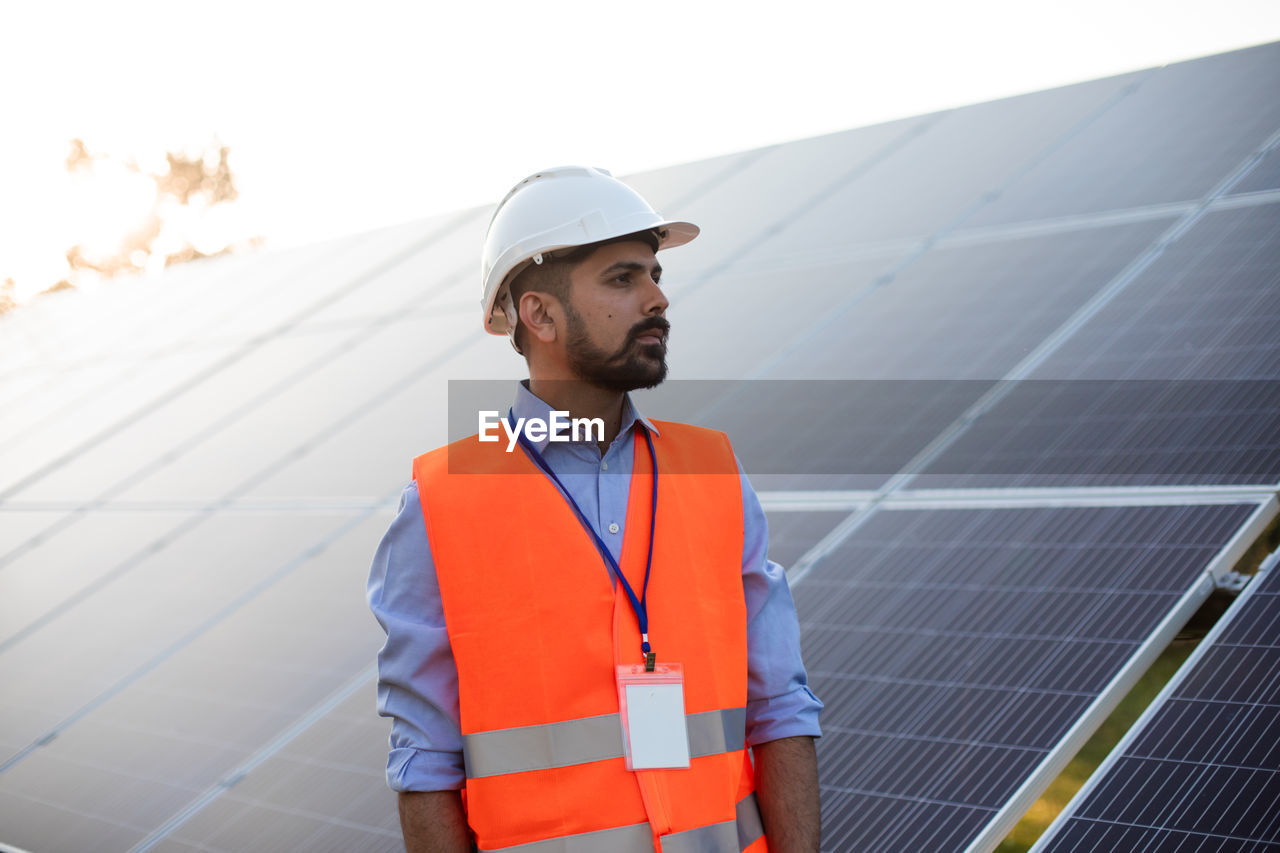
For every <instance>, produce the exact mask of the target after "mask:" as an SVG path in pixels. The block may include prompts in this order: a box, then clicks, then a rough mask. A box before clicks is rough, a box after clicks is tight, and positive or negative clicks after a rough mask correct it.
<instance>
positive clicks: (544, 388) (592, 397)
mask: <svg viewBox="0 0 1280 853" xmlns="http://www.w3.org/2000/svg"><path fill="white" fill-rule="evenodd" d="M529 390H530V391H531V392H532V393H533V395H534V396H535V397H537V398H538V399H540V400H542V401H543V402H545V403H547V404H549V405H550V406H551V408H552V409H555V410H557V411H565V412H568V413H569V417H570V418H599V419H600V420H601V421H603V422H604V440H603V441H601V442H600V453H601V454H603V453H604V452H605V451H606V450H607V449H608V447H609V445H610V444H612V443H613V440H614V439H615V438H616V437H617V435H618V430H620V429H621V428H622V398H623V396H624V395H623V394H622V392H620V391H609V390H607V389H604V388H597V387H596V386H594V385H591V384H590V383H587V382H581V381H570V380H554V379H552V380H541V381H539V380H537V379H530V380H529Z"/></svg>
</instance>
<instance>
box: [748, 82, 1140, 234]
mask: <svg viewBox="0 0 1280 853" xmlns="http://www.w3.org/2000/svg"><path fill="white" fill-rule="evenodd" d="M1141 77H1142V75H1141V74H1122V75H1119V76H1116V77H1108V78H1105V79H1103V80H1094V81H1090V82H1087V83H1080V84H1077V85H1074V86H1064V87H1062V88H1059V89H1051V90H1049V91H1045V92H1036V93H1035V94H1034V95H1023V96H1019V97H1015V98H1006V99H1003V100H999V101H991V102H988V103H984V104H976V105H973V106H968V107H963V108H960V109H955V110H948V111H946V112H943V113H940V114H938V115H937V116H935V117H933V118H935V119H936V120H935V121H933V122H931V123H929V124H928V125H926V126H925V130H924V132H923V133H921V134H919V135H918V136H915V137H913V138H912V139H911V140H910V141H909V142H907V143H906V144H904V145H903V146H901V147H900V148H899V149H897V150H896V151H894V152H893V153H892V154H891V155H890V156H888V157H886V158H885V159H884V160H883V161H881V162H879V163H877V164H876V165H875V166H874V167H873V168H872V169H870V170H868V172H867V173H866V174H865V175H863V176H862V177H860V178H859V179H858V180H857V181H855V182H853V183H851V184H850V185H849V186H848V187H847V188H846V189H845V190H843V191H842V192H840V193H838V194H836V195H833V196H831V197H830V198H827V199H825V200H823V201H822V203H820V204H818V205H817V206H815V207H814V208H813V209H812V210H809V211H807V212H805V213H804V214H802V215H800V216H797V217H794V218H792V219H791V220H789V221H788V222H787V223H786V228H785V231H784V232H783V234H784V236H785V241H786V243H787V249H788V251H789V252H791V253H793V254H796V255H804V254H809V253H816V254H818V255H826V254H830V253H831V252H832V251H833V249H834V250H837V251H839V250H840V249H845V250H846V251H847V247H850V246H856V245H860V244H874V243H882V242H886V241H893V240H902V239H904V238H911V237H916V238H919V237H925V236H928V235H931V234H934V233H935V232H938V231H942V230H945V229H950V228H953V227H955V226H956V225H957V224H959V225H961V226H962V225H963V223H964V221H965V219H966V218H967V217H968V216H969V215H970V214H971V213H972V212H973V211H974V210H976V209H977V208H978V207H980V206H981V205H983V204H984V203H986V201H987V200H988V197H990V196H996V195H998V194H999V193H1000V191H1001V190H1002V189H1003V188H1004V187H1005V186H1006V185H1007V184H1008V183H1009V182H1010V181H1015V180H1016V179H1017V177H1018V176H1020V174H1021V173H1022V172H1023V171H1025V170H1026V169H1028V168H1030V167H1031V166H1033V165H1034V164H1035V163H1036V162H1037V161H1038V160H1039V159H1041V158H1043V157H1045V156H1048V155H1049V154H1050V153H1051V152H1052V151H1053V150H1055V149H1056V148H1057V146H1058V145H1059V144H1060V141H1061V139H1062V138H1063V137H1064V136H1070V135H1072V134H1073V133H1075V132H1077V131H1078V130H1079V129H1081V128H1083V127H1087V126H1088V125H1089V124H1090V123H1091V122H1093V121H1094V120H1095V119H1096V117H1097V116H1098V114H1100V113H1104V112H1107V111H1108V110H1110V109H1113V108H1116V107H1115V103H1114V102H1115V101H1116V99H1118V98H1123V97H1124V96H1125V95H1124V93H1125V90H1126V88H1127V87H1128V86H1130V85H1131V84H1132V83H1133V82H1134V81H1135V80H1137V79H1140V78H1141ZM959 159H963V162H964V167H963V168H958V167H957V161H958V160H959ZM924 199H928V202H927V203H921V202H922V200H924ZM770 248H772V247H770Z"/></svg>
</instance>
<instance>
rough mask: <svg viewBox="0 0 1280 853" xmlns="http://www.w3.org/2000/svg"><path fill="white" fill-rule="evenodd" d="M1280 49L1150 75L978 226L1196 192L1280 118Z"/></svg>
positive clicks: (1252, 51)
mask: <svg viewBox="0 0 1280 853" xmlns="http://www.w3.org/2000/svg"><path fill="white" fill-rule="evenodd" d="M1277 55H1280V45H1277V44H1274V43H1273V44H1269V45H1261V46H1257V47H1252V48H1246V49H1244V50H1240V51H1235V52H1232V53H1227V54H1220V55H1216V56H1210V57H1205V58H1203V59H1198V60H1193V61H1190V62H1181V63H1176V64H1172V65H1168V66H1165V67H1163V68H1157V69H1153V70H1151V71H1150V72H1147V73H1146V74H1144V75H1143V76H1142V78H1141V79H1140V81H1139V85H1138V88H1137V91H1136V92H1135V93H1134V94H1133V96H1131V97H1130V98H1128V99H1127V100H1126V101H1125V102H1124V104H1123V107H1124V108H1123V109H1118V110H1114V111H1112V112H1111V113H1109V114H1108V115H1106V116H1105V117H1104V118H1103V120H1102V121H1099V122H1098V123H1096V124H1095V125H1094V126H1093V127H1091V128H1090V129H1089V132H1088V133H1086V134H1082V135H1081V136H1080V137H1078V138H1077V139H1075V140H1072V142H1071V144H1070V145H1068V146H1066V147H1065V148H1064V150H1062V151H1060V152H1059V153H1058V155H1057V156H1055V157H1054V158H1052V159H1050V160H1049V161H1047V162H1045V163H1044V164H1043V165H1042V167H1041V168H1040V169H1038V170H1036V172H1035V173H1034V174H1032V175H1030V176H1028V177H1027V179H1026V180H1024V181H1022V182H1021V183H1020V184H1019V185H1018V186H1016V187H1014V188H1013V189H1012V191H1010V192H1009V193H1007V194H1006V195H1005V197H1003V198H1002V199H1001V200H1000V202H999V204H997V205H993V206H992V207H991V208H989V209H988V210H987V211H985V213H984V216H983V221H984V222H989V223H990V222H1002V221H1008V220H1012V219H1030V218H1044V217H1045V216H1046V215H1053V214H1054V213H1070V212H1084V211H1089V210H1097V209H1105V208H1115V207H1133V206H1139V205H1141V204H1144V203H1151V202H1164V201H1177V200H1183V199H1188V198H1195V197H1198V196H1202V195H1204V193H1205V191H1206V190H1207V188H1208V187H1210V186H1212V185H1213V183H1214V182H1215V181H1216V180H1217V178H1218V176H1219V175H1221V174H1222V173H1223V171H1224V170H1225V169H1226V168H1228V167H1229V165H1230V164H1232V163H1234V162H1238V161H1239V158H1240V157H1241V156H1243V155H1245V154H1247V153H1248V152H1249V151H1250V150H1252V149H1254V148H1255V147H1256V146H1257V143H1258V142H1259V141H1260V140H1262V139H1264V138H1265V137H1266V136H1267V134H1268V133H1270V132H1271V131H1272V130H1273V129H1274V128H1275V126H1276V124H1277V122H1278V121H1280V109H1278V108H1277V104H1276V101H1275V98H1274V97H1272V96H1271V93H1272V92H1273V91H1275V89H1276V87H1277V85H1280V71H1278V70H1280V62H1277V59H1276V57H1277Z"/></svg>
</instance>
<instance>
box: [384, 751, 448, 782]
mask: <svg viewBox="0 0 1280 853" xmlns="http://www.w3.org/2000/svg"><path fill="white" fill-rule="evenodd" d="M465 781H466V774H465V773H464V772H463V769H462V755H461V754H460V753H457V752H440V751H439V750H433V749H414V748H412V747H400V748H397V749H392V750H391V751H390V752H388V753H387V785H388V786H390V788H391V790H393V791H458V790H461V789H462V786H463V783H464V782H465Z"/></svg>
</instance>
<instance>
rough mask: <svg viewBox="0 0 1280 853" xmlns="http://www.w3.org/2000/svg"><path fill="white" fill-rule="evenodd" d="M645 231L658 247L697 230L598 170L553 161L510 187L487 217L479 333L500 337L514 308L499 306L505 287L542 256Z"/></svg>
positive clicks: (690, 236)
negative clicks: (481, 330)
mask: <svg viewBox="0 0 1280 853" xmlns="http://www.w3.org/2000/svg"><path fill="white" fill-rule="evenodd" d="M641 231H652V232H654V234H655V235H656V236H657V238H658V248H659V249H667V248H670V247H672V246H682V245H684V244H685V243H688V242H689V241H690V240H692V239H693V238H694V237H697V236H698V226H696V225H694V224H693V223H691V222H671V221H668V220H665V219H663V218H662V217H661V216H660V215H659V214H658V213H657V212H656V211H654V209H653V208H652V207H650V206H649V203H648V202H646V201H645V200H644V199H643V198H641V197H640V194H639V193H637V192H636V191H635V190H633V189H631V187H629V186H627V185H626V184H624V183H623V182H622V181H620V180H618V179H617V178H615V177H613V176H612V175H610V174H609V173H608V172H607V171H605V170H604V169H593V168H590V167H587V166H558V167H556V168H554V169H546V170H544V171H541V172H537V173H535V174H532V175H530V176H529V177H527V178H525V179H524V180H523V181H521V182H520V183H518V184H516V185H515V186H514V187H512V188H511V192H509V193H507V195H506V198H504V199H503V200H502V202H501V203H500V204H499V205H498V209H497V210H495V211H494V213H493V219H491V220H490V221H489V230H488V232H487V233H486V234H485V237H484V251H483V252H482V254H481V256H480V281H481V284H482V285H483V287H484V290H483V296H482V297H481V299H480V305H481V307H482V308H483V310H484V314H483V316H482V322H483V323H484V329H485V331H486V332H489V333H490V334H494V335H505V334H507V333H508V332H509V331H510V330H511V329H513V328H514V325H515V320H516V318H515V312H514V311H511V313H510V314H508V313H507V311H506V310H504V304H503V303H507V305H508V306H509V304H510V303H509V301H508V300H507V298H506V295H507V294H506V287H507V285H508V284H509V283H510V281H511V279H512V278H514V277H515V274H516V273H518V272H519V271H520V270H522V269H524V268H525V267H526V266H528V265H529V264H530V263H542V259H543V255H545V254H547V253H549V252H552V251H555V250H556V249H565V248H569V247H573V246H585V245H587V244H588V243H598V242H600V241H601V240H610V239H612V238H614V237H623V236H626V235H627V234H635V233H638V232H641Z"/></svg>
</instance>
